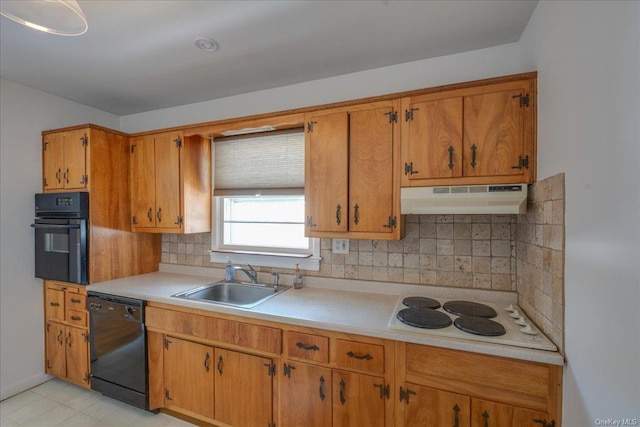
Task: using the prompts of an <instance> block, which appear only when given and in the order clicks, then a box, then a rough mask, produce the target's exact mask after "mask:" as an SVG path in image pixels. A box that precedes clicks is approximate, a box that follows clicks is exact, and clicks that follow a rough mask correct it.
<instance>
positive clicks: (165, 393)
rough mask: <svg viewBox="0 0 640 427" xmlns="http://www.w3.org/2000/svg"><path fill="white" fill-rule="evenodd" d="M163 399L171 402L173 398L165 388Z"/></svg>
mask: <svg viewBox="0 0 640 427" xmlns="http://www.w3.org/2000/svg"><path fill="white" fill-rule="evenodd" d="M164 398H165V399H167V400H173V398H172V397H171V396H170V395H169V389H168V388H165V389H164Z"/></svg>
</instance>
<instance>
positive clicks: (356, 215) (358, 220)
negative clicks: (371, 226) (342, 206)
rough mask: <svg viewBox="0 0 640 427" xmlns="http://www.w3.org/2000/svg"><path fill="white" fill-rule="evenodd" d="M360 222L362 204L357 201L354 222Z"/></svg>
mask: <svg viewBox="0 0 640 427" xmlns="http://www.w3.org/2000/svg"><path fill="white" fill-rule="evenodd" d="M359 222H360V206H358V204H357V203H356V205H355V206H354V207H353V223H354V224H356V225H358V223H359Z"/></svg>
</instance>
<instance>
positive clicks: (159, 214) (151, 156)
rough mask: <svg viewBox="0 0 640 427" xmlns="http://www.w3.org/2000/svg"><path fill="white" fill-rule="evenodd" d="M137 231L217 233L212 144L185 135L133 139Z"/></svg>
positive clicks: (133, 215) (134, 223)
mask: <svg viewBox="0 0 640 427" xmlns="http://www.w3.org/2000/svg"><path fill="white" fill-rule="evenodd" d="M130 144H131V158H130V164H131V211H132V212H131V224H132V228H133V231H140V232H151V233H154V232H155V233H196V232H207V231H211V219H210V218H211V144H210V141H208V140H206V139H205V138H202V137H200V136H197V135H196V136H190V137H184V136H183V133H182V131H173V132H163V133H158V134H151V135H142V136H135V137H132V138H131V140H130Z"/></svg>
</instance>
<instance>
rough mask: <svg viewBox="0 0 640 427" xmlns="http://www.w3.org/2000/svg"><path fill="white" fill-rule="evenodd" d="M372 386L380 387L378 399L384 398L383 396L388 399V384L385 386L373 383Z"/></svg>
mask: <svg viewBox="0 0 640 427" xmlns="http://www.w3.org/2000/svg"><path fill="white" fill-rule="evenodd" d="M373 386H374V387H376V388H379V389H380V399H384V398H385V397H386V398H387V399H389V394H390V393H389V385H388V384H387V385H386V386H385V385H382V384H374V385H373Z"/></svg>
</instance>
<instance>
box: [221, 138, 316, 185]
mask: <svg viewBox="0 0 640 427" xmlns="http://www.w3.org/2000/svg"><path fill="white" fill-rule="evenodd" d="M213 142H214V165H215V169H214V193H213V194H214V195H215V196H238V195H247V194H303V193H304V129H290V130H284V131H273V132H264V133H260V134H249V135H240V136H232V137H226V138H216V139H214V141H213Z"/></svg>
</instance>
